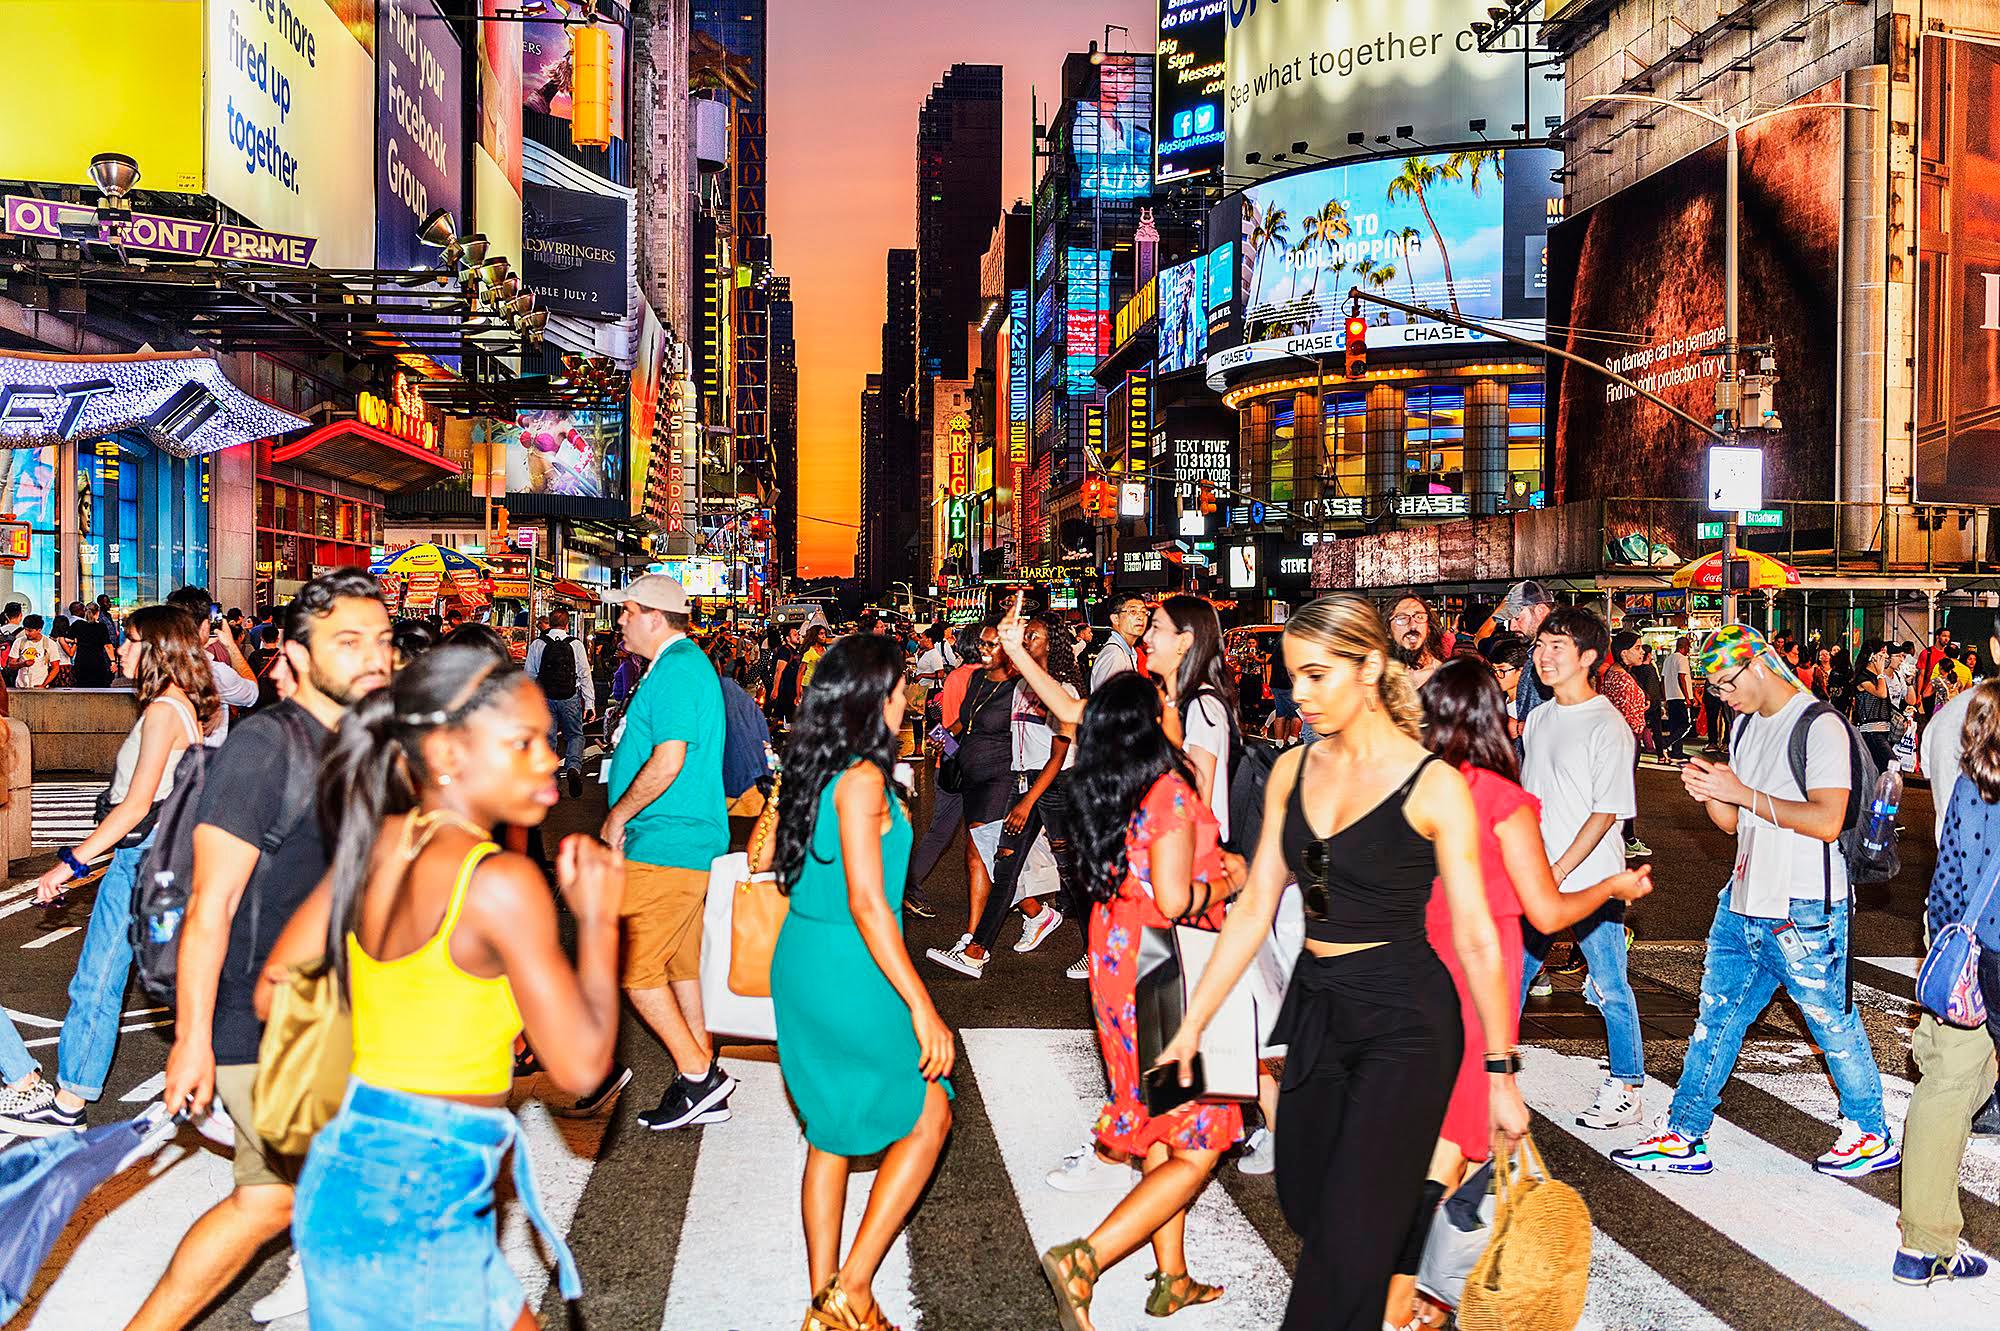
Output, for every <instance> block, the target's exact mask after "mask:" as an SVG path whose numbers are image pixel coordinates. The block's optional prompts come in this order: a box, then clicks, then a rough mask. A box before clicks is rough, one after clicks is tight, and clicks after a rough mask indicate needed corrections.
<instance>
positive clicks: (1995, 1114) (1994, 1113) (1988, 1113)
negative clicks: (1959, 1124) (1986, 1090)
mask: <svg viewBox="0 0 2000 1331" xmlns="http://www.w3.org/2000/svg"><path fill="white" fill-rule="evenodd" d="M1972 1132H1973V1135H1974V1136H1976V1137H2000V1088H1995V1090H1994V1092H1993V1094H1991V1095H1989V1096H1987V1097H1986V1103H1985V1104H1983V1105H1981V1106H1979V1112H1978V1113H1976V1114H1974V1115H1973V1116H1972Z"/></svg>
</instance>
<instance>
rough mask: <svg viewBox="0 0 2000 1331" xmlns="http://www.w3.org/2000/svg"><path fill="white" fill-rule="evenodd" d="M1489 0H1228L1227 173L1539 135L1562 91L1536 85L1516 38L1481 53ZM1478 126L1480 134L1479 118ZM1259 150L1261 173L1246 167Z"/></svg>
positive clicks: (1557, 108) (1540, 81)
mask: <svg viewBox="0 0 2000 1331" xmlns="http://www.w3.org/2000/svg"><path fill="white" fill-rule="evenodd" d="M1489 8H1491V6H1490V4H1489V0H1284V3H1282V4H1280V3H1278V0H1231V2H1230V5H1229V23H1230V29H1229V34H1228V87H1227V88H1226V89H1225V91H1224V96H1225V97H1226V99H1227V112H1226V114H1225V117H1224V121H1225V124H1224V132H1225V135H1226V140H1227V149H1228V151H1227V157H1228V170H1229V173H1230V174H1231V175H1242V174H1248V175H1252V176H1254V175H1257V174H1259V173H1260V172H1267V171H1269V170H1270V169H1271V168H1270V165H1269V164H1270V163H1272V162H1274V161H1277V160H1279V157H1280V155H1281V154H1287V153H1290V152H1291V149H1292V145H1293V144H1295V143H1299V142H1304V143H1306V144H1307V145H1309V150H1310V151H1312V152H1315V153H1317V154H1319V155H1320V156H1322V157H1340V156H1342V155H1344V154H1357V153H1359V152H1361V151H1363V150H1362V149H1361V148H1359V147H1355V146H1351V145H1350V141H1349V136H1350V135H1352V134H1359V135H1361V136H1362V142H1363V143H1365V144H1366V145H1368V150H1370V151H1376V150H1379V146H1378V140H1377V137H1376V136H1378V135H1386V136H1390V137H1388V138H1384V139H1382V140H1380V143H1383V144H1390V145H1392V146H1391V147H1390V151H1394V150H1395V149H1396V148H1403V147H1417V146H1421V145H1423V144H1459V143H1467V142H1474V141H1477V140H1479V139H1480V137H1481V134H1482V133H1485V134H1490V135H1491V136H1492V137H1494V138H1496V139H1505V138H1508V137H1511V136H1513V135H1515V134H1516V133H1518V131H1516V130H1515V129H1514V128H1513V127H1514V126H1515V125H1519V124H1525V125H1527V126H1528V127H1529V128H1528V136H1529V137H1539V136H1541V135H1542V134H1544V133H1545V132H1546V131H1547V129H1548V128H1549V126H1550V125H1552V124H1554V123H1556V122H1553V121H1550V120H1549V119H1548V117H1550V116H1558V117H1559V116H1560V114H1561V112H1562V94H1561V85H1560V84H1559V83H1554V82H1551V81H1549V80H1547V79H1544V78H1541V77H1538V76H1531V75H1530V74H1529V71H1528V70H1527V68H1526V64H1525V57H1524V56H1523V54H1522V52H1521V50H1520V43H1519V42H1518V41H1515V42H1512V43H1510V44H1511V45H1512V46H1513V48H1514V49H1513V50H1511V51H1495V52H1493V53H1491V54H1488V53H1486V52H1483V51H1481V50H1480V49H1479V38H1478V34H1477V33H1476V32H1474V31H1473V27H1472V25H1473V23H1474V22H1475V21H1477V22H1479V23H1481V24H1486V23H1488V14H1487V11H1488V10H1489ZM1475 120H1476V121H1478V122H1480V123H1479V125H1478V127H1477V128H1475V127H1474V125H1473V122H1474V121H1475ZM1251 153H1256V154H1257V155H1258V157H1259V158H1260V160H1261V162H1262V163H1263V165H1261V166H1260V165H1259V164H1258V163H1256V162H1251V161H1250V160H1249V156H1248V155H1249V154H1251Z"/></svg>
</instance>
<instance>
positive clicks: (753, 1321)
mask: <svg viewBox="0 0 2000 1331" xmlns="http://www.w3.org/2000/svg"><path fill="white" fill-rule="evenodd" d="M729 1070H730V1072H731V1073H732V1074H734V1075H735V1076H736V1077H737V1079H738V1080H739V1081H740V1082H741V1083H742V1084H741V1085H740V1086H738V1087H737V1089H736V1093H735V1094H734V1095H733V1096H732V1097H731V1098H730V1102H729V1105H730V1115H731V1117H730V1121H729V1122H728V1124H727V1125H724V1126H723V1127H721V1128H719V1129H718V1130H715V1131H710V1132H705V1133H704V1134H703V1136H702V1140H701V1153H700V1154H699V1155H698V1156H697V1157H696V1159H695V1172H694V1187H693V1190H692V1192H691V1193H690V1194H689V1196H688V1206H687V1219H686V1221H685V1222H684V1224H683V1225H682V1232H681V1242H680V1251H679V1252H678V1253H677V1254H676V1256H675V1259H674V1271H673V1278H672V1281H671V1283H670V1284H669V1285H668V1287H667V1306H666V1311H665V1316H664V1317H663V1319H662V1320H661V1322H660V1326H661V1331H681V1328H685V1327H694V1326H730V1327H742V1328H744V1329H745V1331H752V1329H753V1328H763V1327H773V1328H776V1327H784V1326H789V1325H791V1324H792V1323H795V1322H797V1321H798V1320H799V1319H800V1318H801V1317H802V1316H803V1315H804V1313H805V1307H806V1303H807V1301H808V1300H809V1299H810V1298H811V1294H810V1293H809V1292H808V1291H807V1289H806V1242H805V1234H804V1233H803V1231H802V1230H801V1228H800V1219H799V1177H800V1170H801V1168H802V1167H803V1165H804V1163H805V1150H806V1148H805V1139H804V1137H802V1136H801V1135H800V1133H799V1125H798V1119H797V1117H796V1116H794V1115H793V1113H792V1110H791V1104H790V1102H789V1101H788V1100H787V1099H786V1098H785V1087H784V1080H783V1077H782V1076H781V1074H780V1073H779V1071H778V1067H777V1065H776V1064H775V1063H763V1062H751V1061H748V1060H745V1061H740V1062H737V1063H735V1064H733V1065H732V1066H731V1067H730V1069H729ZM874 1181H875V1175H874V1174H873V1173H868V1174H861V1173H856V1174H855V1175H853V1177H851V1178H850V1179H849V1181H848V1187H847V1219H846V1223H845V1225H844V1226H843V1229H842V1241H843V1247H844V1246H845V1243H846V1242H847V1241H848V1240H851V1239H852V1238H853V1236H854V1228H855V1225H856V1224H857V1223H858V1222H859V1220H860V1218H861V1210H862V1208H863V1207H864V1206H866V1205H867V1200H868V1189H869V1187H870V1186H871V1185H872V1184H873V1183H874ZM745 1272H756V1273H757V1278H756V1279H753V1280H745V1279H744V1278H743V1277H744V1273H745ZM874 1289H875V1298H876V1301H877V1302H878V1303H879V1304H880V1305H881V1307H882V1311H883V1313H884V1315H885V1316H887V1317H888V1319H889V1320H890V1321H891V1322H893V1323H895V1324H896V1325H899V1326H905V1327H910V1328H914V1327H916V1326H917V1325H918V1321H917V1316H916V1309H915V1307H914V1299H913V1297H912V1295H911V1292H910V1247H909V1236H908V1233H907V1232H905V1233H903V1234H899V1235H898V1236H897V1237H896V1241H895V1244H894V1246H892V1247H891V1248H890V1250H889V1255H888V1257H887V1258H886V1259H885V1260H884V1261H883V1263H882V1267H881V1270H880V1271H878V1272H877V1273H876V1276H875V1287H874ZM718 1314H721V1315H722V1318H723V1320H722V1321H720V1322H718V1321H717V1320H716V1318H717V1315H718Z"/></svg>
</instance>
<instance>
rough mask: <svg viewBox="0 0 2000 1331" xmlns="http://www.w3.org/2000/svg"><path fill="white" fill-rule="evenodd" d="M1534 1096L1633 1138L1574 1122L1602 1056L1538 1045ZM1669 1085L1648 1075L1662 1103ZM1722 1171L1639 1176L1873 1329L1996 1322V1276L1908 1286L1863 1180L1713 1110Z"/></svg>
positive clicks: (1887, 1226) (1598, 1137)
mask: <svg viewBox="0 0 2000 1331" xmlns="http://www.w3.org/2000/svg"><path fill="white" fill-rule="evenodd" d="M1523 1057H1524V1066H1523V1068H1522V1072H1521V1092H1522V1094H1523V1095H1524V1096H1525V1097H1526V1099H1527V1101H1528V1103H1529V1104H1530V1105H1532V1106H1533V1107H1534V1108H1536V1109H1537V1110H1540V1111H1541V1112H1542V1113H1543V1114H1545V1115H1547V1116H1548V1117H1549V1118H1550V1119H1551V1120H1552V1121H1553V1122H1555V1123H1556V1124H1557V1125H1559V1126H1560V1127H1562V1128H1563V1130H1564V1131H1566V1132H1568V1133H1570V1135H1572V1136H1574V1137H1575V1138H1576V1139H1577V1140H1579V1141H1581V1142H1583V1143H1585V1144H1586V1145H1588V1146H1589V1147H1590V1148H1591V1149H1592V1150H1595V1151H1597V1152H1599V1153H1600V1154H1608V1153H1609V1152H1610V1151H1611V1149H1612V1148H1613V1147H1616V1146H1624V1145H1628V1144H1630V1143H1631V1142H1632V1141H1633V1140H1635V1139H1636V1138H1637V1136H1638V1133H1637V1132H1636V1131H1626V1132H1610V1133H1605V1132H1593V1131H1590V1130H1589V1129H1580V1128H1575V1127H1573V1126H1571V1125H1572V1124H1573V1122H1574V1120H1575V1113H1576V1110H1577V1108H1578V1106H1580V1105H1585V1104H1588V1103H1590V1100H1591V1097H1592V1096H1593V1095H1595V1094H1596V1091H1597V1088H1598V1085H1599V1084H1600V1083H1601V1082H1602V1080H1603V1075H1602V1072H1601V1071H1600V1069H1599V1068H1598V1066H1597V1064H1596V1062H1595V1061H1594V1060H1592V1059H1589V1058H1579V1057H1575V1056H1571V1055H1566V1054H1558V1053H1553V1052H1551V1051H1549V1050H1544V1049H1531V1050H1528V1051H1526V1053H1525V1054H1524V1055H1523ZM1670 1092H1671V1088H1668V1087H1663V1086H1662V1085H1661V1084H1659V1083H1657V1082H1655V1083H1649V1087H1648V1094H1649V1096H1656V1097H1659V1104H1660V1105H1661V1107H1664V1105H1665V1103H1666V1100H1667V1097H1668V1096H1669V1094H1670ZM1708 1144H1709V1149H1710V1151H1711V1152H1712V1153H1713V1156H1714V1159H1715V1172H1714V1173H1713V1174H1710V1175H1707V1176H1704V1177H1682V1176H1675V1175H1667V1174H1639V1175H1635V1177H1637V1178H1638V1179H1640V1180H1641V1181H1643V1182H1644V1183H1646V1184H1647V1185H1648V1186H1650V1187H1652V1188H1653V1189H1654V1190H1655V1191H1657V1192H1659V1193H1660V1194H1661V1195H1662V1196H1664V1197H1666V1198H1668V1199H1670V1200H1671V1201H1673V1202H1674V1203H1675V1204H1676V1205H1679V1206H1682V1207H1685V1208H1686V1209H1687V1211H1688V1213H1689V1214H1690V1215H1691V1216H1694V1217H1696V1218H1698V1219H1700V1220H1701V1221H1703V1222H1705V1223H1707V1224H1709V1225H1711V1226H1713V1227H1714V1228H1715V1229H1716V1230H1717V1231H1719V1232H1720V1233H1721V1234H1723V1235H1724V1236H1725V1237H1727V1238H1728V1239H1730V1240H1731V1241H1732V1242H1734V1243H1736V1244H1737V1245H1739V1246H1740V1247H1742V1248H1743V1249H1744V1250H1746V1251H1747V1252H1749V1253H1750V1254H1751V1255H1752V1256H1754V1257H1756V1258H1757V1259H1758V1260H1759V1261H1760V1262H1763V1263H1764V1264H1765V1265H1767V1266H1768V1267H1770V1268H1771V1269H1772V1270H1774V1271H1776V1272H1778V1273H1779V1274H1780V1275H1783V1276H1786V1277H1788V1278H1789V1279H1791V1280H1794V1281H1796V1282H1798V1283H1799V1284H1800V1285H1801V1286H1803V1287H1804V1288H1806V1289H1809V1290H1811V1291H1812V1292H1813V1293H1814V1294H1816V1295H1817V1296H1819V1297H1820V1298H1821V1299H1824V1300H1825V1301H1826V1302H1827V1303H1829V1304H1831V1305H1832V1306H1834V1307H1835V1308H1838V1309H1840V1311H1842V1312H1843V1313H1845V1314H1846V1315H1847V1316H1849V1317H1852V1318H1853V1319H1854V1320H1856V1321H1857V1322H1860V1323H1861V1324H1862V1325H1864V1326H1867V1327H1871V1328H1875V1329H1876V1331H1903V1329H1905V1328H1907V1329H1908V1331H1934V1328H1936V1327H1939V1326H1965V1327H1971V1326H1994V1325H2000V1286H1995V1285H1993V1284H1991V1283H1989V1282H1983V1281H1976V1280H1974V1281H1957V1282H1949V1283H1946V1284H1942V1285H1937V1286H1933V1287H1932V1288H1930V1289H1928V1290H1912V1289H1908V1288H1905V1287H1904V1286H1901V1285H1897V1284H1895V1283H1894V1282H1893V1281H1891V1280H1890V1278H1889V1264H1890V1262H1891V1260H1892V1259H1893V1258H1894V1256H1895V1251H1896V1243H1897V1232H1896V1213H1895V1210H1894V1208H1892V1207H1890V1206H1888V1205H1886V1204H1884V1203H1882V1202H1879V1201H1877V1200H1875V1199H1874V1198H1873V1197H1871V1196H1869V1195H1868V1194H1867V1193H1865V1192H1863V1191H1861V1190H1860V1189H1859V1188H1855V1187H1852V1186H1850V1185H1848V1184H1846V1183H1844V1182H1842V1181H1840V1180H1838V1179H1833V1178H1828V1177H1827V1176H1825V1175H1823V1174H1819V1173H1816V1172H1814V1170H1813V1168H1812V1165H1811V1163H1810V1162H1809V1161H1805V1160H1801V1159H1799V1158H1798V1157H1796V1156H1793V1155H1792V1154H1790V1153H1789V1152H1787V1151H1785V1150H1782V1149H1781V1148H1779V1147H1777V1146H1774V1145H1772V1144H1771V1143H1769V1142H1767V1141H1765V1140H1764V1139H1763V1138H1761V1137H1758V1136H1756V1135H1755V1134H1753V1133H1750V1132H1747V1131H1745V1130H1744V1129H1742V1128H1740V1127H1738V1126H1736V1125H1735V1124H1734V1123H1731V1122H1730V1121H1729V1120H1727V1119H1724V1118H1717V1119H1716V1120H1715V1124H1714V1126H1713V1127H1712V1128H1710V1130H1709V1134H1708Z"/></svg>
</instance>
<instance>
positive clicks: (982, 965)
mask: <svg viewBox="0 0 2000 1331" xmlns="http://www.w3.org/2000/svg"><path fill="white" fill-rule="evenodd" d="M967 946H969V943H960V944H958V945H957V946H955V947H951V948H942V947H931V948H925V949H924V955H925V956H927V957H929V958H930V959H931V960H932V961H935V962H936V963H937V964H938V965H940V966H942V967H944V968H945V969H946V970H953V971H957V972H958V973H959V974H960V975H964V976H968V977H969V978H971V979H974V980H976V979H978V978H979V977H980V976H982V975H984V974H985V973H986V963H987V962H989V961H991V960H993V957H992V955H991V954H990V953H989V954H988V955H986V956H983V957H972V956H967V955H966V952H965V949H966V948H967Z"/></svg>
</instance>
